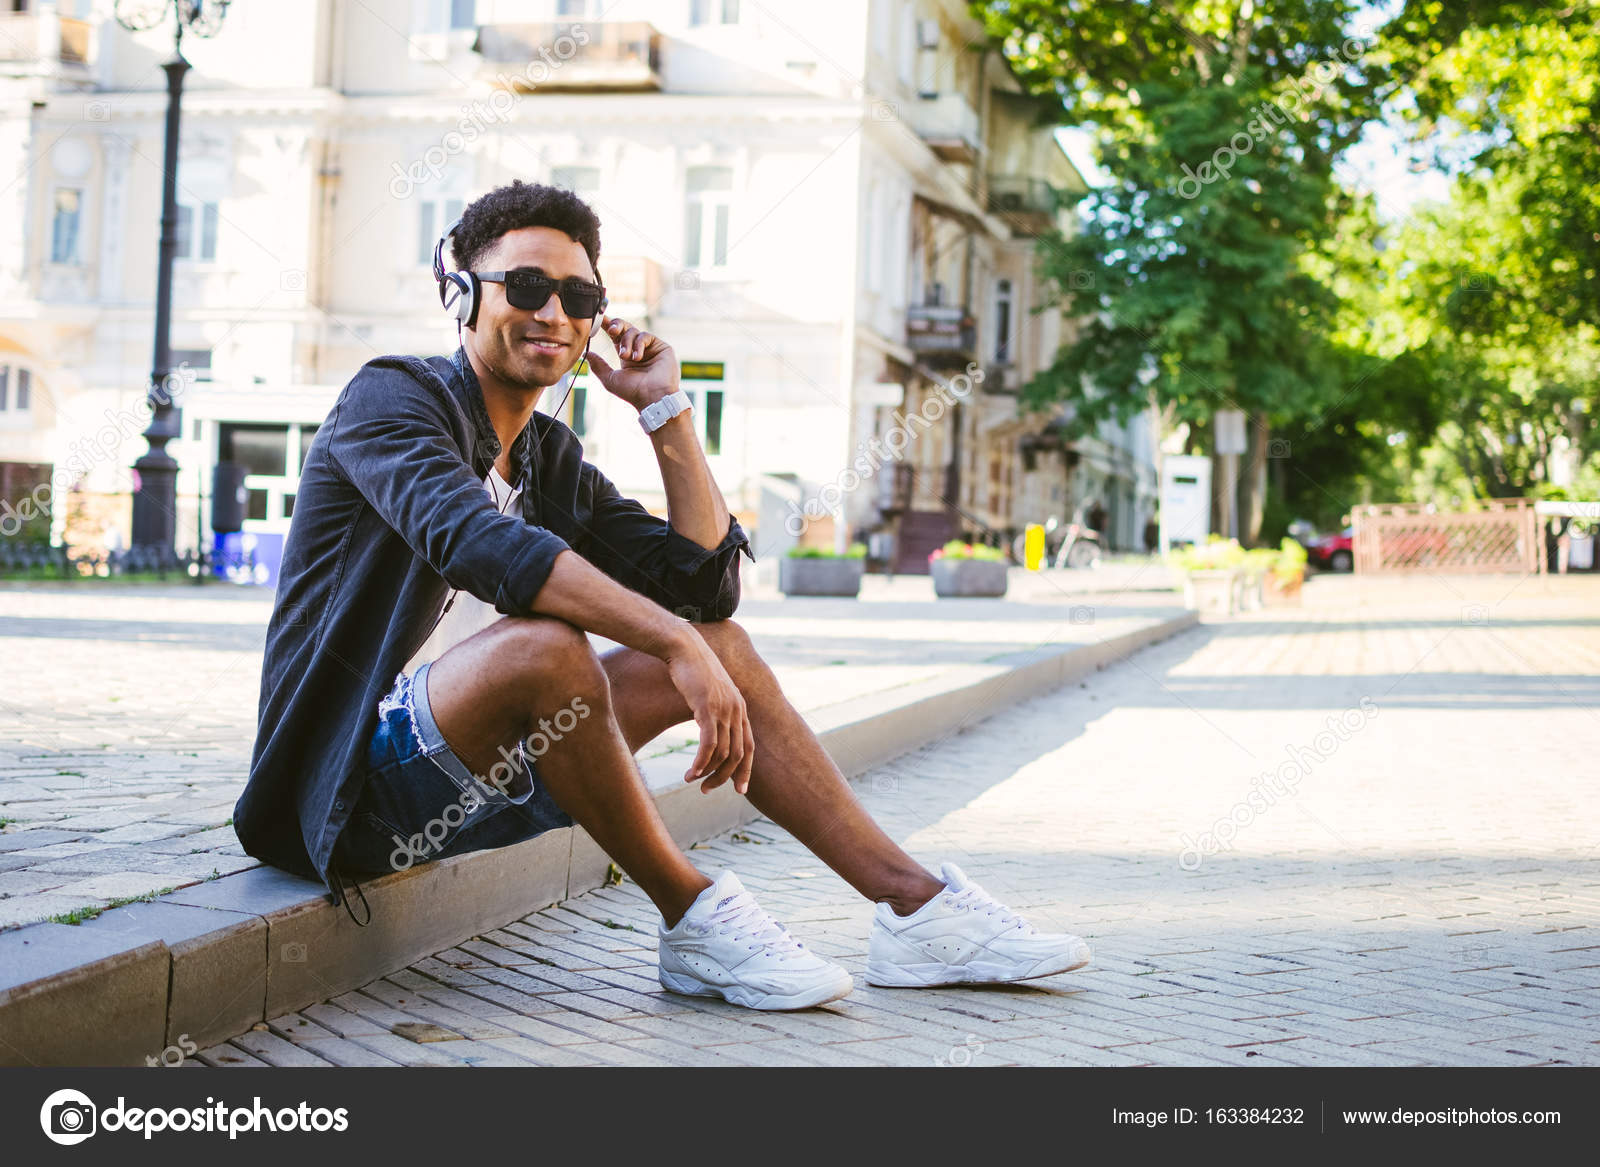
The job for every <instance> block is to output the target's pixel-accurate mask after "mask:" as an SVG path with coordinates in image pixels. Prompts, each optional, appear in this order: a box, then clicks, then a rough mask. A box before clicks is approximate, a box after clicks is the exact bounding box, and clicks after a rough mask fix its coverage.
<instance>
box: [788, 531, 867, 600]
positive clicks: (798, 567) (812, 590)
mask: <svg viewBox="0 0 1600 1167" xmlns="http://www.w3.org/2000/svg"><path fill="white" fill-rule="evenodd" d="M866 564H867V545H866V544H865V543H852V544H850V549H849V550H848V551H846V552H845V553H844V554H843V555H838V554H835V553H834V552H832V551H829V550H827V549H826V548H823V547H791V548H789V553H788V554H787V555H786V556H784V558H783V559H781V560H780V561H779V563H778V590H779V591H781V592H782V593H783V594H784V595H786V596H855V595H859V594H860V593H861V576H862V572H863V571H864V570H865V568H866Z"/></svg>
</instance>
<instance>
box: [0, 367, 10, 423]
mask: <svg viewBox="0 0 1600 1167" xmlns="http://www.w3.org/2000/svg"><path fill="white" fill-rule="evenodd" d="M10 396H11V366H10V365H0V413H4V412H5V411H6V401H7V399H8V398H9V397H10Z"/></svg>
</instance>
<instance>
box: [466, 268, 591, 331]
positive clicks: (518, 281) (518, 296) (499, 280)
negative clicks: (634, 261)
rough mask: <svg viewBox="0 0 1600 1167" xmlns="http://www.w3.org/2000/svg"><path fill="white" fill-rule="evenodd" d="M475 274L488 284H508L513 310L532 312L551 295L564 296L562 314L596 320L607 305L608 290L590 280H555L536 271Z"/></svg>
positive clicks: (542, 304) (570, 277)
mask: <svg viewBox="0 0 1600 1167" xmlns="http://www.w3.org/2000/svg"><path fill="white" fill-rule="evenodd" d="M473 274H475V275H476V276H477V277H478V278H479V279H480V280H482V281H484V282H485V283H490V284H504V285H505V286H506V303H507V304H510V305H511V306H512V307H513V308H523V309H526V310H527V311H529V312H536V311H538V310H539V309H540V308H543V307H544V306H545V302H546V301H547V300H549V299H550V293H551V292H555V293H556V294H558V295H559V296H560V297H561V308H562V311H564V312H565V313H566V314H567V315H568V316H570V317H571V318H572V319H574V320H583V319H587V318H589V317H592V316H593V315H594V314H595V313H596V312H598V311H600V309H601V308H603V307H604V306H605V303H606V290H605V287H604V286H603V285H601V284H591V283H590V282H589V281H588V280H580V279H579V278H578V277H577V276H568V277H567V278H566V279H564V280H553V279H551V278H550V277H549V276H547V275H545V274H544V273H542V272H535V271H480V272H475V273H473Z"/></svg>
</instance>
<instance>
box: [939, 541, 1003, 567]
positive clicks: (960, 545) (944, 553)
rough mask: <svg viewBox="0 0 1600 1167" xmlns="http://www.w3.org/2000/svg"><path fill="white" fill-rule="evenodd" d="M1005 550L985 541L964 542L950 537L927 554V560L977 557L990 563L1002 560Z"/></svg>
mask: <svg viewBox="0 0 1600 1167" xmlns="http://www.w3.org/2000/svg"><path fill="white" fill-rule="evenodd" d="M1005 558H1006V555H1005V552H1003V551H1001V550H1000V549H999V548H998V547H990V546H989V545H987V544H985V543H966V542H963V541H962V540H960V539H952V540H950V542H948V543H946V544H945V545H944V546H943V547H940V548H938V549H937V550H935V551H933V552H932V553H931V554H930V555H929V556H928V562H929V563H932V562H933V561H934V560H936V559H977V560H983V561H985V562H990V563H1000V562H1004V561H1005Z"/></svg>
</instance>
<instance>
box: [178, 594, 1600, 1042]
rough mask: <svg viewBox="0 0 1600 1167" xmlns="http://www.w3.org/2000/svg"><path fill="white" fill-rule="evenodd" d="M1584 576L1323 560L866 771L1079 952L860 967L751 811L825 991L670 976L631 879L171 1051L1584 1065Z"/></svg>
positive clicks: (822, 889) (934, 852) (1593, 952)
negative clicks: (888, 974) (992, 972)
mask: <svg viewBox="0 0 1600 1167" xmlns="http://www.w3.org/2000/svg"><path fill="white" fill-rule="evenodd" d="M1597 600H1600V589H1597V587H1596V583H1595V582H1594V581H1544V580H1538V579H1535V580H1531V581H1515V580H1508V579H1503V578H1499V579H1480V580H1460V579H1451V580H1435V581H1403V582H1402V583H1397V584H1387V583H1380V584H1376V585H1374V584H1370V583H1366V582H1365V581H1354V580H1349V579H1344V580H1337V579H1333V580H1326V581H1323V580H1319V581H1316V584H1315V585H1314V586H1313V585H1309V584H1308V588H1307V605H1308V606H1307V607H1306V608H1304V609H1302V610H1298V611H1296V610H1290V611H1280V610H1269V611H1265V612H1259V613H1255V614H1252V615H1249V616H1246V617H1242V618H1238V619H1235V620H1232V621H1226V622H1217V623H1207V624H1203V625H1201V626H1199V627H1197V628H1194V629H1192V630H1190V631H1189V632H1186V633H1184V634H1183V635H1181V636H1178V637H1175V638H1173V639H1171V640H1169V641H1167V642H1164V643H1162V644H1159V645H1156V646H1153V647H1151V648H1147V649H1145V650H1143V651H1142V652H1140V653H1138V654H1136V655H1135V656H1133V657H1131V658H1129V659H1128V660H1126V661H1125V662H1123V663H1121V664H1118V665H1114V666H1112V667H1111V668H1109V669H1107V670H1106V671H1104V672H1102V673H1100V674H1097V675H1096V676H1095V677H1093V678H1092V679H1090V680H1087V681H1085V682H1084V683H1082V684H1081V685H1079V686H1076V687H1072V688H1069V689H1067V690H1063V691H1060V692H1058V693H1055V694H1050V695H1046V696H1043V697H1039V698H1035V699H1033V700H1031V701H1029V702H1027V703H1026V704H1023V705H1020V706H1018V707H1016V708H1015V709H1013V710H1009V711H1007V712H1006V713H1003V714H1001V715H998V716H996V717H994V718H992V719H990V720H989V721H987V722H985V723H983V724H981V725H952V726H948V727H944V731H943V733H942V735H941V737H940V738H939V740H937V741H934V742H932V743H930V744H929V745H928V746H927V747H926V748H924V749H922V750H920V751H918V752H916V753H914V754H910V755H906V756H904V757H902V758H900V759H898V760H897V761H896V762H894V763H893V764H890V765H886V766H883V767H880V768H879V769H877V770H875V771H873V772H872V773H870V774H869V775H867V776H865V777H864V778H863V779H862V780H861V781H860V782H858V784H857V788H858V790H859V791H860V793H861V796H862V798H863V799H864V800H865V802H866V803H867V805H868V806H869V808H870V809H871V810H872V812H873V813H874V814H875V815H876V816H877V817H878V818H879V820H880V821H881V822H883V823H884V825H885V827H886V828H887V829H888V830H889V831H890V832H891V833H892V834H893V835H894V836H895V837H896V838H897V839H899V840H900V841H901V842H902V844H903V845H904V846H905V847H906V848H907V849H908V850H909V851H910V852H911V853H912V854H913V855H915V856H916V857H917V858H918V859H920V860H921V861H923V862H924V863H926V864H928V865H929V866H930V868H933V869H935V870H936V869H937V864H938V863H939V861H941V860H944V859H952V860H954V861H955V862H957V863H959V864H961V865H962V866H963V868H964V869H965V870H966V871H967V873H968V874H969V875H970V876H971V877H973V878H975V879H977V880H979V881H980V882H981V883H983V884H984V885H985V886H986V887H987V888H988V889H989V890H990V891H991V892H993V893H994V894H995V895H996V896H998V897H999V898H1001V899H1002V900H1005V901H1008V902H1009V903H1010V904H1011V905H1012V906H1013V907H1016V908H1018V909H1020V910H1023V911H1025V912H1026V913H1027V914H1029V915H1030V916H1031V917H1032V918H1033V919H1034V920H1035V921H1036V922H1037V923H1038V924H1040V925H1041V926H1046V927H1051V928H1059V929H1065V930H1071V931H1075V932H1078V933H1080V934H1081V935H1083V936H1085V937H1087V938H1088V939H1089V941H1090V943H1091V944H1092V945H1093V947H1094V950H1095V958H1094V960H1093V962H1092V963H1091V964H1090V966H1088V967H1087V968H1086V969H1084V970H1082V971H1081V972H1077V973H1071V974H1067V975H1063V976H1058V977H1053V978H1048V979H1045V980H1041V981H1037V982H1032V983H1030V984H1028V985H1026V986H1004V987H990V988H946V989H934V990H888V989H875V988H872V987H870V986H867V985H865V984H864V982H862V981H861V979H860V975H859V974H860V973H861V971H862V968H863V965H864V960H865V950H866V938H867V925H868V919H869V915H868V906H867V905H866V903H865V901H863V900H861V899H860V898H859V897H857V896H856V895H855V894H854V893H853V892H852V891H851V890H850V889H849V888H848V887H847V886H846V885H845V884H844V883H843V881H842V880H840V879H839V878H838V877H837V876H836V875H834V874H833V873H832V872H830V871H829V870H827V869H826V868H824V867H822V866H821V864H820V863H819V862H818V861H817V860H815V859H814V858H813V857H812V856H811V855H810V854H809V853H808V852H806V851H805V850H803V849H802V848H801V847H799V846H798V845H797V844H796V843H794V842H793V841H792V840H791V839H790V838H789V837H788V836H787V835H786V834H785V833H784V832H782V831H781V830H779V829H777V828H776V827H775V826H773V825H772V824H770V823H768V822H766V821H765V820H762V821H759V822H757V823H756V824H753V825H751V826H747V827H745V828H743V829H742V830H740V831H738V832H735V833H732V834H730V835H727V836H724V837H722V838H720V839H718V840H716V841H714V842H712V843H710V844H706V845H702V846H701V847H700V848H697V849H696V850H695V851H693V852H692V857H693V858H694V859H695V861H696V862H697V864H698V865H699V866H700V867H701V868H702V870H705V871H707V872H713V871H715V870H716V869H718V868H721V867H724V866H726V867H731V868H732V869H734V870H735V871H737V872H738V873H739V875H740V877H741V878H742V879H743V880H744V882H745V883H746V884H747V886H749V887H750V888H751V889H752V890H753V891H754V892H755V893H756V895H757V896H758V897H759V898H760V899H761V901H762V902H763V904H764V905H765V906H766V907H767V908H768V910H769V911H771V912H772V913H773V914H774V915H775V916H776V917H778V918H779V919H781V920H783V921H785V922H786V923H788V924H789V925H790V926H791V928H792V930H793V931H794V932H795V934H796V935H797V936H799V937H800V938H801V939H803V940H805V941H806V943H807V944H809V945H810V946H812V947H814V948H815V949H817V950H818V951H820V952H823V953H825V954H827V955H828V956H830V957H832V958H834V959H837V960H839V961H841V962H842V963H843V964H845V965H846V966H847V967H849V968H850V969H851V971H852V972H854V973H856V974H857V988H856V990H855V992H854V993H852V994H851V995H850V996H849V997H847V998H845V999H844V1000H842V1001H839V1002H836V1003H834V1004H833V1005H830V1006H827V1007H825V1008H822V1009H815V1010H809V1011H805V1012H802V1013H794V1014H757V1013H751V1012H749V1011H746V1010H742V1009H738V1008H735V1007H733V1006H729V1005H725V1004H723V1003H721V1002H715V1001H706V1000H701V999H690V998H683V997H677V996H674V995H670V994H665V993H663V992H662V991H661V990H660V987H659V985H658V984H657V982H656V979H655V938H654V930H655V925H656V922H657V920H658V919H659V917H658V916H657V914H656V912H655V911H654V909H653V907H652V906H651V904H650V903H649V901H648V900H647V899H646V898H645V897H644V895H643V894H642V893H641V892H640V891H639V890H638V888H637V887H636V886H635V885H633V884H632V883H631V882H625V883H623V884H622V885H621V886H619V887H614V888H609V887H608V888H605V889H602V890H600V891H596V892H592V893H589V894H586V895H582V896H578V897H576V898H574V899H572V900H569V901H567V902H565V903H563V904H560V905H556V906H554V907H550V908H547V909H545V910H543V911H539V912H535V913H533V914H531V915H529V916H527V917H525V918H524V919H522V920H519V921H517V922H515V923H511V924H507V925H506V926H505V927H504V928H502V929H498V930H496V931H492V932H488V933H485V934H484V935H483V936H481V937H478V938H475V939H474V940H471V941H469V942H466V943H463V944H461V945H460V946H459V947H457V948H453V949H450V950H448V951H444V952H440V953H437V954H435V955H433V956H431V957H429V958H427V959H424V960H421V961H418V962H417V963H415V964H414V965H412V966H411V967H410V968H407V969H404V970H402V971H399V972H396V973H395V974H393V975H391V976H388V977H385V978H383V979H381V980H377V981H374V982H372V983H370V984H368V985H366V986H363V987H362V988H361V989H360V990H358V991H354V992H350V993H346V994H344V995H342V996H339V997H336V998H334V999H332V1000H330V1001H327V1002H324V1003H321V1004H318V1005H315V1006H312V1007H310V1008H307V1009H305V1010H302V1011H301V1012H299V1013H296V1014H291V1015H288V1016H284V1017H278V1018H275V1019H273V1020H272V1021H270V1022H268V1023H265V1024H263V1025H262V1026H259V1027H258V1028H257V1029H256V1030H254V1031H252V1032H250V1033H248V1034H245V1035H244V1036H242V1037H240V1038H237V1039H235V1040H234V1041H232V1042H229V1043H226V1044H224V1045H219V1046H215V1047H212V1048H210V1049H206V1050H203V1051H200V1052H199V1054H198V1055H197V1058H196V1059H194V1060H193V1061H191V1062H190V1063H188V1064H191V1065H193V1064H196V1063H198V1064H205V1065H211V1066H235V1065H260V1064H270V1065H301V1064H317V1065H321V1064H335V1065H370V1064H377V1065H383V1064H391V1063H399V1064H404V1065H435V1064H449V1065H459V1064H463V1063H466V1064H475V1065H506V1064H514V1065H521V1064H528V1063H531V1064H536V1065H594V1064H624V1065H660V1064H672V1065H728V1064H733V1065H803V1064H821V1065H884V1064H890V1065H936V1064H937V1065H944V1066H951V1067H959V1066H966V1065H1000V1064H1026V1065H1119V1066H1121V1065H1129V1066H1131V1065H1212V1064H1226V1065H1284V1064H1289V1065H1359V1066H1367V1065H1418V1064H1448V1065H1549V1064H1588V1065H1595V1064H1600V931H1597V925H1600V858H1597V846H1596V844H1597V841H1600V813H1597V812H1600V775H1597V774H1596V771H1595V766H1594V759H1595V757H1596V754H1597V751H1596V746H1597V745H1600V713H1597V709H1596V695H1597V689H1600V681H1597V676H1600V603H1597ZM1274 782H1276V785H1274ZM1253 794H1259V797H1256V798H1252V795H1253ZM1269 795H1270V797H1269ZM1227 823H1232V830H1228V829H1227V827H1226V826H1224V824H1227ZM1208 834H1209V836H1210V838H1211V842H1212V844H1213V846H1212V847H1211V848H1210V849H1208V848H1207V845H1206V838H1207V836H1208ZM1218 840H1222V841H1221V843H1220V844H1219V843H1218ZM308 957H309V958H310V959H315V954H314V953H309V954H308Z"/></svg>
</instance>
